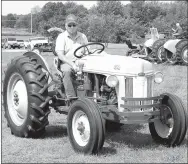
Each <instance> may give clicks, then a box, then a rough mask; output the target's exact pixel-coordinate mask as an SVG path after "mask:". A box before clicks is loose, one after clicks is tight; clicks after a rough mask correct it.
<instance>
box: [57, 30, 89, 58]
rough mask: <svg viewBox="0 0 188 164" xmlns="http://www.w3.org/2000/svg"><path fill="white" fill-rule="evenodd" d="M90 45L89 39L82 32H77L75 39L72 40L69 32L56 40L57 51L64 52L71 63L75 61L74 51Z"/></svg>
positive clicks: (60, 35)
mask: <svg viewBox="0 0 188 164" xmlns="http://www.w3.org/2000/svg"><path fill="white" fill-rule="evenodd" d="M87 43H88V40H87V37H86V36H85V34H83V33H81V32H77V35H76V37H75V39H72V38H71V37H70V35H69V33H68V32H67V31H65V32H63V33H61V34H59V35H58V37H57V39H56V47H55V51H56V52H57V51H64V52H65V55H66V57H67V59H68V60H69V61H75V60H76V57H75V56H74V51H75V50H76V49H77V48H78V47H79V46H81V45H85V44H87Z"/></svg>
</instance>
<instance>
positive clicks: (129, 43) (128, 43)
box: [125, 40, 137, 49]
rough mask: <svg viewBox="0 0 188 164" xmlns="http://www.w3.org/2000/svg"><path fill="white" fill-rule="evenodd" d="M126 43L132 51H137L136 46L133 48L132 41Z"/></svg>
mask: <svg viewBox="0 0 188 164" xmlns="http://www.w3.org/2000/svg"><path fill="white" fill-rule="evenodd" d="M125 43H126V44H127V46H128V47H129V48H130V49H137V47H136V46H133V45H132V43H131V41H130V40H125Z"/></svg>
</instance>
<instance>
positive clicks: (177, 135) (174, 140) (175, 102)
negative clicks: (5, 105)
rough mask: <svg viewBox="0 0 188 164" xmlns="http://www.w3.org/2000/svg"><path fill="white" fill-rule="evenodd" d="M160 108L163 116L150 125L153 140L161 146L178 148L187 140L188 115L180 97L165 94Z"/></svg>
mask: <svg viewBox="0 0 188 164" xmlns="http://www.w3.org/2000/svg"><path fill="white" fill-rule="evenodd" d="M163 95H164V98H163V100H162V105H163V106H162V107H161V108H160V112H161V116H160V118H159V119H158V120H155V121H154V122H151V123H149V130H150V133H151V136H152V138H153V139H154V140H155V141H156V142H158V143H161V144H165V145H168V146H178V145H180V144H181V143H182V141H183V139H184V138H185V134H186V130H187V113H186V111H185V108H184V107H183V104H182V102H181V100H180V98H179V97H177V96H175V95H172V94H169V93H165V94H163Z"/></svg>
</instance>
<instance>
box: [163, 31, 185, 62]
mask: <svg viewBox="0 0 188 164" xmlns="http://www.w3.org/2000/svg"><path fill="white" fill-rule="evenodd" d="M187 35H188V34H187V31H186V32H184V33H182V34H181V35H179V36H177V37H176V38H172V39H169V40H168V41H167V42H166V43H165V44H164V45H163V49H162V58H163V60H164V61H167V62H168V63H170V64H175V63H183V64H184V65H188V55H187V53H188V51H187V49H188V38H187V37H188V36H187Z"/></svg>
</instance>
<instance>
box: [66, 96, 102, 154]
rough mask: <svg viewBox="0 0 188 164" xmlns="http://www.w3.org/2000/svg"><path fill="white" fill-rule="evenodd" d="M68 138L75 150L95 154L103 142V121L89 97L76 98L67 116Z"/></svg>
mask: <svg viewBox="0 0 188 164" xmlns="http://www.w3.org/2000/svg"><path fill="white" fill-rule="evenodd" d="M67 123H68V135H69V140H70V143H71V145H72V147H73V148H74V150H75V151H77V152H82V153H85V154H97V153H98V152H99V151H100V149H101V148H102V146H103V144H104V137H105V136H104V135H105V130H104V121H103V118H102V115H101V113H100V110H99V108H98V106H97V105H96V104H95V102H94V101H92V100H89V99H86V98H84V99H79V100H76V101H75V102H74V103H73V104H72V105H71V107H70V109H69V113H68V117H67Z"/></svg>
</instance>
